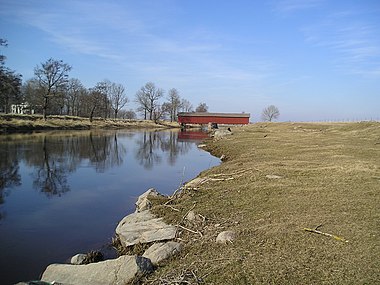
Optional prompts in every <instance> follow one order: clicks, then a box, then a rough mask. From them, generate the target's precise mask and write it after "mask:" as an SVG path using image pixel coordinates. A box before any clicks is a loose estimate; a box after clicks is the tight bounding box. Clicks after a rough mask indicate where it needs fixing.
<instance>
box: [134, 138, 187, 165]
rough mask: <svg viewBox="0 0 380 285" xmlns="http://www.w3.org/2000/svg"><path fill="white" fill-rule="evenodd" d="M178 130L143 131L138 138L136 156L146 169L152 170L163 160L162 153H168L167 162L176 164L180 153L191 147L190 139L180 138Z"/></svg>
mask: <svg viewBox="0 0 380 285" xmlns="http://www.w3.org/2000/svg"><path fill="white" fill-rule="evenodd" d="M178 136H179V133H178V132H143V134H142V135H141V137H140V138H138V139H137V140H136V143H137V145H138V149H137V151H136V154H135V157H136V159H137V160H138V161H139V163H140V165H142V166H143V167H144V168H145V169H147V170H151V169H153V167H154V165H157V164H160V163H161V162H162V159H163V158H162V157H161V156H160V153H162V152H164V153H167V162H168V163H169V165H174V164H175V163H176V160H177V158H178V155H180V154H185V153H187V152H188V151H189V149H190V148H191V142H190V141H182V142H181V143H179V142H180V141H179V140H178Z"/></svg>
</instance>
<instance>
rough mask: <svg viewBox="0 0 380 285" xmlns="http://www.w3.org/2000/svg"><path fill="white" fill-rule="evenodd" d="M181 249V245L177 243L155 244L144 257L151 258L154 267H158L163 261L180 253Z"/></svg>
mask: <svg viewBox="0 0 380 285" xmlns="http://www.w3.org/2000/svg"><path fill="white" fill-rule="evenodd" d="M181 249H182V246H181V244H180V243H178V242H175V241H168V242H160V243H155V244H153V245H152V246H151V247H149V248H148V249H147V250H146V251H145V252H144V254H143V257H146V258H149V259H150V261H151V262H152V263H153V265H158V263H160V262H161V261H163V260H165V259H167V258H169V257H171V256H173V255H175V254H177V253H179V252H180V251H181Z"/></svg>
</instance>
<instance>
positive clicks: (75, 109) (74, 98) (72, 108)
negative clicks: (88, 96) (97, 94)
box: [66, 78, 85, 116]
mask: <svg viewBox="0 0 380 285" xmlns="http://www.w3.org/2000/svg"><path fill="white" fill-rule="evenodd" d="M84 91H85V88H84V86H83V85H82V83H81V82H80V80H79V79H76V78H71V79H70V80H69V82H68V85H67V95H66V100H67V103H66V104H67V107H66V108H67V114H68V115H72V116H78V114H79V107H80V99H81V95H82V94H83V93H84Z"/></svg>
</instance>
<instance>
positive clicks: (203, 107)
mask: <svg viewBox="0 0 380 285" xmlns="http://www.w3.org/2000/svg"><path fill="white" fill-rule="evenodd" d="M207 111H208V106H207V105H206V103H199V105H198V107H197V108H195V112H207Z"/></svg>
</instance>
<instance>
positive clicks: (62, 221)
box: [0, 130, 220, 284]
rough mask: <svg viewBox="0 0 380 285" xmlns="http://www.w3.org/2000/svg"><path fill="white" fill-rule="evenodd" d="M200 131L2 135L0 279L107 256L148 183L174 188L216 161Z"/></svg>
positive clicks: (29, 275) (33, 274)
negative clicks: (77, 258) (78, 257)
mask: <svg viewBox="0 0 380 285" xmlns="http://www.w3.org/2000/svg"><path fill="white" fill-rule="evenodd" d="M202 138H204V134H202V133H200V132H194V133H189V132H186V133H183V132H179V131H175V130H174V131H173V130H171V131H127V130H117V131H102V130H96V131H75V132H73V131H59V132H41V133H33V134H11V135H0V252H1V254H0V284H14V283H17V282H18V281H28V280H36V279H39V278H40V275H41V273H42V272H43V270H44V269H45V268H46V266H47V265H48V264H51V263H64V262H67V261H68V259H69V258H70V257H71V256H73V255H75V254H77V253H86V252H88V251H90V250H100V251H102V252H103V253H104V254H105V255H106V256H111V255H112V254H113V253H112V252H111V251H110V250H109V244H110V241H111V238H112V237H113V236H114V232H115V228H116V225H117V223H118V222H119V221H120V220H121V219H122V218H123V217H124V216H125V215H127V214H129V213H131V212H133V211H134V203H135V201H136V198H137V197H138V196H139V195H140V194H141V193H143V192H145V191H146V190H147V189H148V188H151V187H154V188H156V189H157V190H158V191H159V192H160V193H163V194H171V193H173V192H174V191H175V190H176V189H177V188H178V187H179V185H180V184H181V182H184V181H188V180H190V179H192V178H194V177H196V176H197V175H198V174H199V173H200V172H201V171H203V170H205V169H208V168H210V167H213V166H216V165H218V164H219V163H220V160H219V159H218V158H215V157H213V156H211V155H210V154H209V153H207V152H205V151H203V150H201V149H198V148H197V144H198V143H199V142H200V140H201V139H202Z"/></svg>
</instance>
